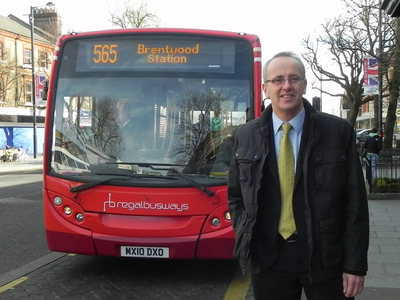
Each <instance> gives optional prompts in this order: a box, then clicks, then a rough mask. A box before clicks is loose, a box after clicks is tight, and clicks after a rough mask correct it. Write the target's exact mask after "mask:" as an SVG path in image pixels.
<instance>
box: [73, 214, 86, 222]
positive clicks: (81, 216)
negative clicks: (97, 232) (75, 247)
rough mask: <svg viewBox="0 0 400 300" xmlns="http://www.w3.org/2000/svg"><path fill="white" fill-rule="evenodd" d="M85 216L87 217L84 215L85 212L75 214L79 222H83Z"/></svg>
mask: <svg viewBox="0 0 400 300" xmlns="http://www.w3.org/2000/svg"><path fill="white" fill-rule="evenodd" d="M84 218H85V217H84V216H83V214H81V213H77V214H76V216H75V219H76V220H77V221H78V222H82V221H83V219H84Z"/></svg>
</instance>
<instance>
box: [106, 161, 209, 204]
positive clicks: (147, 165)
mask: <svg viewBox="0 0 400 300" xmlns="http://www.w3.org/2000/svg"><path fill="white" fill-rule="evenodd" d="M106 164H111V165H113V164H121V165H124V164H125V165H136V166H138V167H141V168H150V169H152V170H155V171H165V170H169V171H172V172H173V173H174V174H176V175H177V176H179V177H181V178H182V179H184V180H186V181H187V182H189V183H190V184H192V185H193V186H194V187H196V188H197V189H199V190H200V191H202V192H203V193H206V194H207V195H208V196H210V197H212V196H214V192H213V191H211V190H209V189H207V188H206V187H205V186H204V185H203V184H201V183H200V182H198V181H197V180H194V179H193V178H190V177H189V176H186V175H183V174H182V173H179V172H178V171H177V170H175V169H165V168H155V167H154V166H160V167H184V166H186V165H182V164H166V163H144V162H106Z"/></svg>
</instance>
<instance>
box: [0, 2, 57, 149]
mask: <svg viewBox="0 0 400 300" xmlns="http://www.w3.org/2000/svg"><path fill="white" fill-rule="evenodd" d="M31 9H32V12H33V16H34V25H35V26H34V55H33V57H34V59H35V61H34V62H33V61H32V46H31V33H32V31H31V25H30V24H28V23H26V22H24V21H23V20H21V19H19V18H17V17H16V16H14V15H8V16H7V17H5V16H1V15H0V148H4V147H5V144H6V145H9V146H14V145H13V144H14V143H15V141H13V134H12V132H13V131H14V128H32V126H33V125H32V124H33V105H32V93H34V92H36V95H37V97H36V98H35V99H38V101H36V104H37V105H36V106H37V107H36V111H35V112H36V123H37V126H38V128H41V127H43V126H44V117H45V110H44V107H45V102H43V101H40V100H41V97H40V95H39V94H38V92H39V91H40V90H39V88H40V83H41V82H43V80H44V79H48V78H49V76H50V72H51V64H52V60H53V50H54V45H55V42H56V39H57V37H58V36H59V35H60V34H61V17H60V16H59V15H58V13H57V11H56V9H55V8H49V7H46V8H34V7H33V8H31ZM32 63H34V66H35V74H36V76H37V78H39V80H38V81H37V85H36V86H35V85H34V84H33V83H32ZM3 131H4V136H3V134H2V132H3ZM10 132H11V136H10ZM30 136H31V137H32V136H33V135H30ZM29 144H30V145H31V144H32V141H29ZM39 145H41V144H40V143H39ZM18 146H19V145H18ZM27 148H30V149H32V147H29V146H28V145H27Z"/></svg>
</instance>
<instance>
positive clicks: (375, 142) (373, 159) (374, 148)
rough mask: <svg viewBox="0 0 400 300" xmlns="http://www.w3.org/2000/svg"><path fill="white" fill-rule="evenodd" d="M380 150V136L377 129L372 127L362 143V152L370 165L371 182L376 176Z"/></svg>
mask: <svg viewBox="0 0 400 300" xmlns="http://www.w3.org/2000/svg"><path fill="white" fill-rule="evenodd" d="M381 150H382V138H381V137H380V136H379V135H378V130H377V129H376V128H372V130H371V132H370V134H369V136H368V138H367V140H366V141H365V143H364V152H365V153H366V156H367V159H368V161H369V162H370V166H371V183H372V184H373V182H374V179H375V177H376V163H377V161H378V159H379V152H380V151H381Z"/></svg>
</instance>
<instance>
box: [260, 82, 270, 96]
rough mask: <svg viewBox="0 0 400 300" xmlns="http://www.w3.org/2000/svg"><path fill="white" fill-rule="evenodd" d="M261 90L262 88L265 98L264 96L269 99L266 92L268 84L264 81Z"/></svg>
mask: <svg viewBox="0 0 400 300" xmlns="http://www.w3.org/2000/svg"><path fill="white" fill-rule="evenodd" d="M262 90H263V92H264V95H265V98H266V99H271V98H270V97H269V93H268V86H267V85H266V84H265V83H263V84H262Z"/></svg>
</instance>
